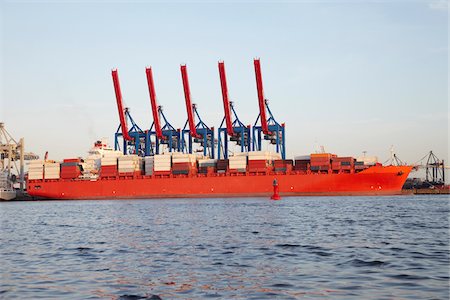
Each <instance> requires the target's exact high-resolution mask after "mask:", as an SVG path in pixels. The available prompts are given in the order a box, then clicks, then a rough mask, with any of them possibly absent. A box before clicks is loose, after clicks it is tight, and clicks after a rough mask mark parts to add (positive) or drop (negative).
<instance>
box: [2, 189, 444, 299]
mask: <svg viewBox="0 0 450 300" xmlns="http://www.w3.org/2000/svg"><path fill="white" fill-rule="evenodd" d="M449 205H450V201H449V197H448V196H446V195H423V196H396V197H292V198H284V199H283V200H281V201H270V200H269V199H266V198H240V199H170V200H167V199H165V200H111V201H105V200H102V201H36V202H8V203H5V202H4V203H0V218H1V219H0V221H1V242H0V250H1V251H0V253H1V258H0V264H1V268H0V272H1V283H0V284H1V286H0V298H1V299H38V298H41V299H205V298H222V299H310V298H319V299H324V298H325V299H327V298H328V299H350V298H354V299H394V298H395V299H448V298H449V264H450V262H449V212H450V206H449Z"/></svg>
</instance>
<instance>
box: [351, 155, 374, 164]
mask: <svg viewBox="0 0 450 300" xmlns="http://www.w3.org/2000/svg"><path fill="white" fill-rule="evenodd" d="M356 161H359V162H361V161H362V162H364V164H365V165H368V166H373V165H375V164H376V163H377V162H378V157H376V156H360V157H358V158H357V159H356Z"/></svg>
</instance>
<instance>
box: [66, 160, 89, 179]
mask: <svg viewBox="0 0 450 300" xmlns="http://www.w3.org/2000/svg"><path fill="white" fill-rule="evenodd" d="M82 163H83V160H82V159H81V158H67V159H64V160H63V162H62V163H61V174H60V175H61V179H76V178H78V177H80V176H81V174H82V171H83V168H82V165H81V164H82Z"/></svg>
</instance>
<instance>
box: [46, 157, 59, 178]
mask: <svg viewBox="0 0 450 300" xmlns="http://www.w3.org/2000/svg"><path fill="white" fill-rule="evenodd" d="M60 168H61V165H60V163H58V162H54V161H46V162H44V179H59V173H60Z"/></svg>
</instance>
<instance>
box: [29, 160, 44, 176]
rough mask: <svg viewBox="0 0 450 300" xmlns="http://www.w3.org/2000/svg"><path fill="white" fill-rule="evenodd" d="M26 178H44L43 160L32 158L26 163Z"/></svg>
mask: <svg viewBox="0 0 450 300" xmlns="http://www.w3.org/2000/svg"><path fill="white" fill-rule="evenodd" d="M28 179H30V180H42V179H44V161H43V160H32V161H30V162H29V163H28Z"/></svg>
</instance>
